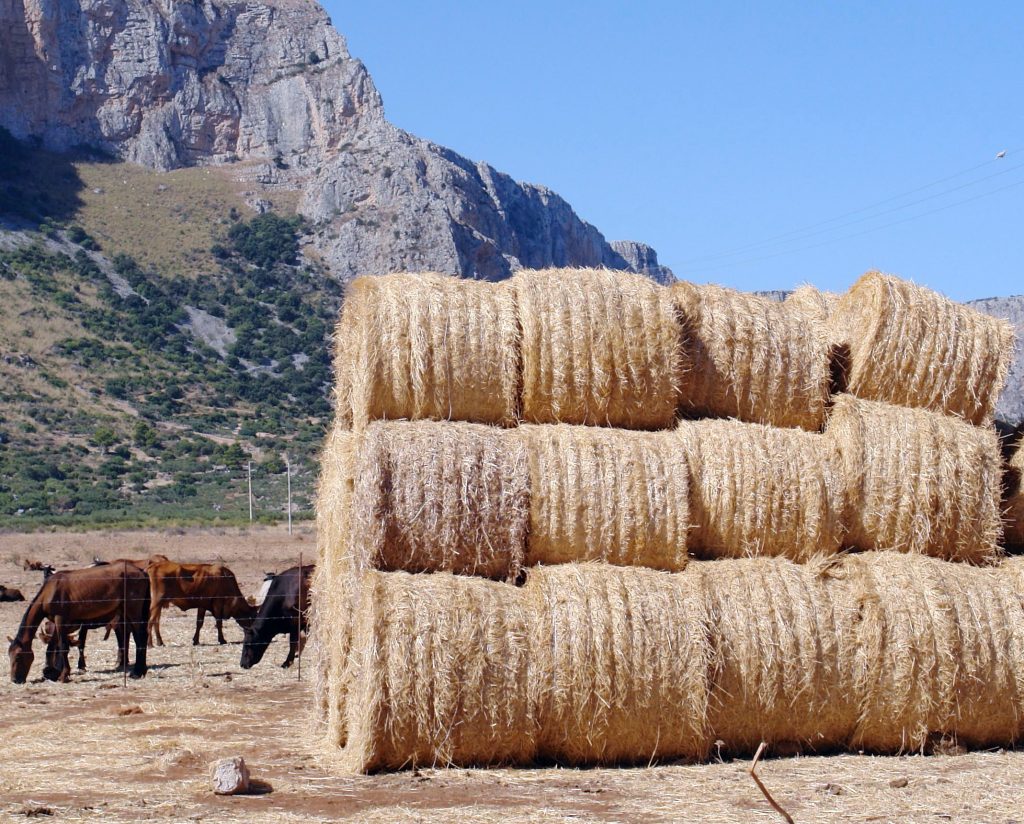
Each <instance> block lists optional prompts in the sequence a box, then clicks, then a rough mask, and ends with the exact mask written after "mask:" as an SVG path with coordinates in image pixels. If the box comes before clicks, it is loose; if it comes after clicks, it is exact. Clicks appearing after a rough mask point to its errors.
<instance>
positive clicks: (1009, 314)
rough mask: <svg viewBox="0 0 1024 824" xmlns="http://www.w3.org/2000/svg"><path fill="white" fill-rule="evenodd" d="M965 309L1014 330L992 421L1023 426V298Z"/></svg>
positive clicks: (980, 303)
mask: <svg viewBox="0 0 1024 824" xmlns="http://www.w3.org/2000/svg"><path fill="white" fill-rule="evenodd" d="M969 305H970V306H973V307H974V308H975V309H978V310H979V311H982V312H985V313H986V314H989V315H993V316H995V317H997V318H1005V319H1006V320H1008V321H1010V323H1012V324H1013V325H1014V327H1015V328H1016V330H1017V347H1016V351H1015V352H1014V358H1013V363H1012V364H1011V365H1010V374H1009V376H1008V377H1007V380H1006V388H1005V389H1004V390H1003V394H1002V395H1000V397H999V403H998V404H997V405H996V418H997V419H998V420H1000V421H1002V422H1003V423H1005V424H1007V425H1008V426H1013V427H1016V426H1020V425H1022V424H1024V295H1016V296H1014V297H1007V298H985V299H983V300H972V301H970V302H969Z"/></svg>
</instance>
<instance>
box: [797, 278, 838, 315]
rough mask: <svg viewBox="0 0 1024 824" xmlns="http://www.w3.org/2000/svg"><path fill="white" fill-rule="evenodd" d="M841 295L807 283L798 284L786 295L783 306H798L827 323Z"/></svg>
mask: <svg viewBox="0 0 1024 824" xmlns="http://www.w3.org/2000/svg"><path fill="white" fill-rule="evenodd" d="M841 297H842V295H838V294H836V293H835V292H826V291H822V290H821V289H816V288H815V287H814V286H811V285H810V284H809V283H805V284H804V285H803V286H798V287H797V288H796V289H794V290H793V291H792V292H790V293H789V294H788V295H787V296H786V300H785V301H784V302H783V306H789V307H799V309H800V310H801V311H803V312H806V313H808V314H813V315H815V316H816V317H817V318H818V319H819V320H820V321H822V322H824V323H827V322H828V319H829V318H830V317H831V316H832V314H833V313H834V312H835V310H836V306H837V305H838V303H839V299H840V298H841Z"/></svg>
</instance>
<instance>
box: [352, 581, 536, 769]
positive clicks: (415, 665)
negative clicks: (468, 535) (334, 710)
mask: <svg viewBox="0 0 1024 824" xmlns="http://www.w3.org/2000/svg"><path fill="white" fill-rule="evenodd" d="M362 586H363V588H364V589H365V590H366V597H365V598H363V599H361V600H360V602H359V607H358V609H357V612H356V614H355V616H354V621H353V625H352V655H351V658H350V660H349V667H350V671H349V673H348V677H349V696H348V701H347V705H346V710H347V721H348V736H347V739H348V744H347V746H346V747H345V751H344V753H342V755H341V758H340V764H339V767H340V768H341V769H342V770H344V771H349V772H371V771H374V770H380V769H400V768H403V767H407V766H420V767H424V766H447V765H452V764H460V765H462V764H464V765H470V764H504V763H529V762H530V761H532V760H533V757H534V754H535V752H536V748H537V721H538V719H537V707H536V705H535V703H534V700H533V698H532V694H531V692H532V690H533V689H535V688H536V683H535V680H534V678H533V677H532V673H531V669H530V663H531V662H530V659H531V651H530V648H529V646H530V631H531V623H532V622H533V621H534V620H535V617H536V616H534V615H533V614H532V611H531V610H530V609H528V608H527V605H526V599H525V597H524V591H523V590H522V589H520V588H518V587H515V586H512V585H510V584H505V583H497V582H493V581H488V580H485V579H482V578H472V577H468V576H458V575H449V574H446V573H437V574H435V575H410V574H407V573H404V572H369V573H365V574H364V575H363V579H362Z"/></svg>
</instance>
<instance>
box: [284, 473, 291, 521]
mask: <svg viewBox="0 0 1024 824" xmlns="http://www.w3.org/2000/svg"><path fill="white" fill-rule="evenodd" d="M284 466H285V470H286V471H287V472H288V534H289V535H291V534H292V462H291V461H290V460H288V456H287V455H285V456H284Z"/></svg>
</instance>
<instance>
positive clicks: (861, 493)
mask: <svg viewBox="0 0 1024 824" xmlns="http://www.w3.org/2000/svg"><path fill="white" fill-rule="evenodd" d="M825 434H826V437H828V438H830V439H832V441H833V442H834V443H835V445H836V447H837V448H838V450H839V454H840V457H841V459H842V464H843V471H844V474H845V483H846V498H847V499H846V526H847V536H846V541H847V543H848V544H849V545H850V546H853V547H856V548H858V549H863V550H871V549H892V550H897V551H899V552H914V553H923V554H926V555H933V556H935V557H938V558H944V559H946V560H952V561H969V562H972V563H988V562H991V561H992V560H993V559H994V558H996V557H997V556H998V554H999V548H998V543H999V540H1000V537H1001V535H1002V525H1001V522H1000V515H1001V512H1000V499H1001V480H1002V465H1001V459H1000V454H999V442H998V438H997V436H996V433H995V430H994V429H992V428H991V427H976V426H970V425H969V424H966V423H964V422H963V421H960V420H957V419H956V418H953V417H950V416H947V415H941V414H938V413H935V412H928V411H926V410H922V409H910V408H906V407H899V406H891V405H889V404H884V403H876V402H874V401H866V400H861V399H860V398H856V397H854V396H852V395H841V396H839V397H837V398H836V399H835V404H834V406H833V409H832V412H831V415H830V418H829V424H828V429H827V430H826V433H825Z"/></svg>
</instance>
